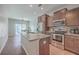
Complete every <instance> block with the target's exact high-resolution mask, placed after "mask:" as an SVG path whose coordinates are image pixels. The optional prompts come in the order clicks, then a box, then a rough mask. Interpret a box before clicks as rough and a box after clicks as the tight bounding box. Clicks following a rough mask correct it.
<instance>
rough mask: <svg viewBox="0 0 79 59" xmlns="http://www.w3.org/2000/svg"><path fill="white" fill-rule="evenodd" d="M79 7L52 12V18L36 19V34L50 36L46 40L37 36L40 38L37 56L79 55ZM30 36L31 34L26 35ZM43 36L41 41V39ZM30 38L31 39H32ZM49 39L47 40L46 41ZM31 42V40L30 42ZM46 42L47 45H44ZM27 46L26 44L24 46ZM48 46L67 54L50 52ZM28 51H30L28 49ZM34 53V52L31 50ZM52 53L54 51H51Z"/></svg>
mask: <svg viewBox="0 0 79 59" xmlns="http://www.w3.org/2000/svg"><path fill="white" fill-rule="evenodd" d="M78 15H79V7H77V8H73V9H70V10H68V9H67V8H63V9H60V10H58V11H55V12H54V15H53V16H49V15H47V14H44V15H42V16H39V17H38V28H37V29H38V32H39V33H43V34H47V35H50V36H49V37H47V40H46V38H45V37H44V36H43V35H42V34H39V33H38V34H37V35H36V37H37V36H39V37H40V40H39V44H36V45H39V48H38V54H40V55H41V54H42V55H49V54H53V55H54V54H56V55H57V53H58V55H64V54H66V55H67V54H70V55H72V54H74V55H75V54H79V52H78V51H79V49H78V48H79V46H78V44H79V41H78V35H79V17H78ZM28 35H29V36H31V34H28ZM41 35H42V36H43V39H42V38H41ZM33 37H34V36H33ZM33 37H32V39H33ZM48 39H49V40H48ZM32 41H33V40H32ZM46 42H47V43H46ZM40 43H41V44H40ZM26 45H27V44H26ZM50 45H52V46H54V47H56V48H59V49H62V50H67V51H69V52H70V53H69V52H62V51H61V50H60V51H61V52H56V51H55V52H52V53H50V52H51V50H50V49H51V47H49V46H50ZM29 50H30V49H29ZM33 51H34V50H33ZM52 51H54V50H52Z"/></svg>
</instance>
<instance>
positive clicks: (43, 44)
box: [39, 37, 50, 55]
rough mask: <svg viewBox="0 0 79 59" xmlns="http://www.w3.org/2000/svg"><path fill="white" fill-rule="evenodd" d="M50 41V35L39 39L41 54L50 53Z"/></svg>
mask: <svg viewBox="0 0 79 59" xmlns="http://www.w3.org/2000/svg"><path fill="white" fill-rule="evenodd" d="M49 43H50V37H47V38H43V39H41V40H40V41H39V54H40V55H49V54H50V51H49Z"/></svg>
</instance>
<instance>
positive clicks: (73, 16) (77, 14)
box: [66, 8, 79, 25]
mask: <svg viewBox="0 0 79 59" xmlns="http://www.w3.org/2000/svg"><path fill="white" fill-rule="evenodd" d="M66 22H67V25H79V8H75V9H72V10H69V11H68V12H67V14H66Z"/></svg>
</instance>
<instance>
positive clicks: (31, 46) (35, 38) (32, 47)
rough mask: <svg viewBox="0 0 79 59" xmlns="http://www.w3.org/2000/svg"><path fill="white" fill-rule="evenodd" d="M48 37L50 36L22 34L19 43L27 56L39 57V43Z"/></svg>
mask: <svg viewBox="0 0 79 59" xmlns="http://www.w3.org/2000/svg"><path fill="white" fill-rule="evenodd" d="M47 37H50V35H45V34H41V33H29V34H27V33H25V32H24V33H22V34H21V40H22V41H21V42H22V47H23V49H24V50H25V52H26V54H27V55H39V41H40V40H44V38H47Z"/></svg>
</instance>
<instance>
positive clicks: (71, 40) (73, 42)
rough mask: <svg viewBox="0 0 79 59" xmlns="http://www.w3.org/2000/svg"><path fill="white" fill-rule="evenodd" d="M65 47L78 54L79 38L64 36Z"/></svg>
mask: <svg viewBox="0 0 79 59" xmlns="http://www.w3.org/2000/svg"><path fill="white" fill-rule="evenodd" d="M64 43H65V49H66V50H69V51H72V52H74V53H76V54H79V38H78V37H76V36H65V41H64Z"/></svg>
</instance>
